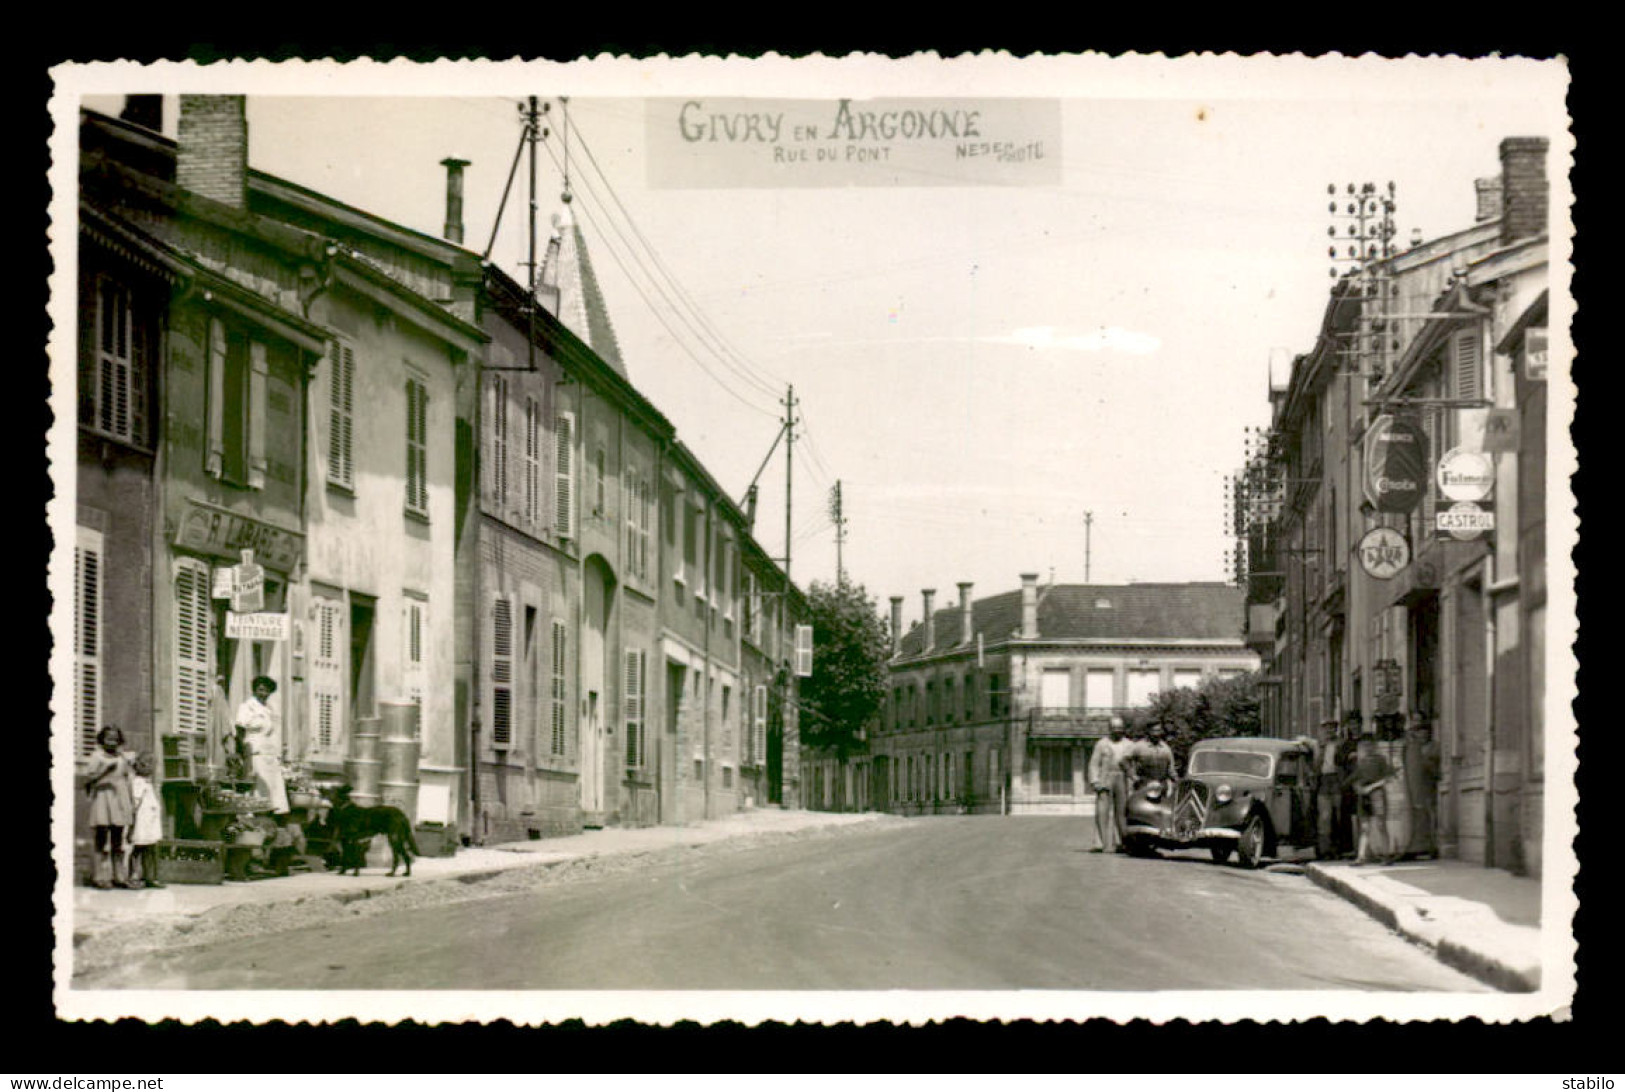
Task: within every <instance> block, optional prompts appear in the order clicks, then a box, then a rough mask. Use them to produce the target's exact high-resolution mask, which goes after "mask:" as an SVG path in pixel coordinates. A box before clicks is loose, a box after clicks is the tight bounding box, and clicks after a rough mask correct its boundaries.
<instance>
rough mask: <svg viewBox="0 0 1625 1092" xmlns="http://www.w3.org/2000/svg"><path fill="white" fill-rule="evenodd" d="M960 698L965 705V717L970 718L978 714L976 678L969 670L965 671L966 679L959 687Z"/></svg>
mask: <svg viewBox="0 0 1625 1092" xmlns="http://www.w3.org/2000/svg"><path fill="white" fill-rule="evenodd" d="M959 700H960V702H961V703H962V705H963V708H964V714H965V719H966V720H970V719H972V718H973V717H975V715H976V688H975V684H974V678H973V676H972V675H971V673H970V672H969V671H967V672H965V681H964V682H963V683H962V684H961V685H960V687H959Z"/></svg>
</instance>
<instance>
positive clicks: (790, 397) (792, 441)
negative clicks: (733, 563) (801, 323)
mask: <svg viewBox="0 0 1625 1092" xmlns="http://www.w3.org/2000/svg"><path fill="white" fill-rule="evenodd" d="M780 405H782V406H783V407H784V583H785V587H786V590H788V588H789V584H790V486H791V479H792V477H793V475H792V473H791V471H792V469H793V467H794V463H795V448H796V387H795V384H794V383H792V384H790V385H789V387H788V388H786V391H785V397H784V401H783V402H781V403H780Z"/></svg>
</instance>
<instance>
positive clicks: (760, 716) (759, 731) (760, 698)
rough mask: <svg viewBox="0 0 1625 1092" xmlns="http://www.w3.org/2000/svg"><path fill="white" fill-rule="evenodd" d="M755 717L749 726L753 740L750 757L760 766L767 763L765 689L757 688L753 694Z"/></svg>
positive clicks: (762, 687) (763, 687) (764, 687)
mask: <svg viewBox="0 0 1625 1092" xmlns="http://www.w3.org/2000/svg"><path fill="white" fill-rule="evenodd" d="M755 705H756V708H755V711H754V712H755V715H754V716H753V717H752V720H753V721H754V722H755V723H754V724H752V725H751V729H752V732H753V733H754V735H755V737H756V738H755V739H754V740H753V741H752V743H751V757H752V758H753V759H754V760H755V763H754V764H755V765H757V766H760V765H763V764H765V763H766V761H767V687H766V686H760V685H759V686H757V687H756V694H755Z"/></svg>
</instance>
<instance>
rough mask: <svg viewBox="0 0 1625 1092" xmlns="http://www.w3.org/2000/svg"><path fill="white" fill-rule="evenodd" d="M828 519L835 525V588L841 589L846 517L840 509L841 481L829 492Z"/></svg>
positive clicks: (837, 480)
mask: <svg viewBox="0 0 1625 1092" xmlns="http://www.w3.org/2000/svg"><path fill="white" fill-rule="evenodd" d="M829 518H830V522H831V523H833V524H835V586H836V587H841V586H842V585H844V584H845V583H846V566H844V565H843V564H842V563H841V547H842V546H843V545H845V543H846V515H845V514H844V512H843V511H842V509H841V481H840V479H839V478H837V479H836V480H835V487H834V488H833V489H831V490H830V491H829Z"/></svg>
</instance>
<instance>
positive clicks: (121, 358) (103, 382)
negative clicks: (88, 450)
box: [79, 277, 151, 445]
mask: <svg viewBox="0 0 1625 1092" xmlns="http://www.w3.org/2000/svg"><path fill="white" fill-rule="evenodd" d="M148 337H149V330H148V328H147V326H146V324H145V323H144V322H141V321H139V320H138V319H137V317H136V313H135V307H134V305H133V303H132V300H131V294H130V290H129V289H128V288H126V287H125V286H124V285H122V284H119V283H118V282H117V281H115V280H113V279H111V278H109V277H98V278H97V279H96V352H95V358H94V361H93V373H91V374H83V373H82V374H81V376H80V391H79V399H80V409H79V420H80V422H81V423H83V424H86V425H89V426H91V427H92V428H94V429H96V430H97V431H99V432H103V433H106V434H107V435H109V436H112V437H115V438H117V439H120V440H124V441H126V442H128V443H133V444H141V445H145V444H146V443H147V442H148V437H147V389H148V384H149V383H150V382H151V378H150V374H151V366H150V358H151V353H150V343H149V342H148Z"/></svg>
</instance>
